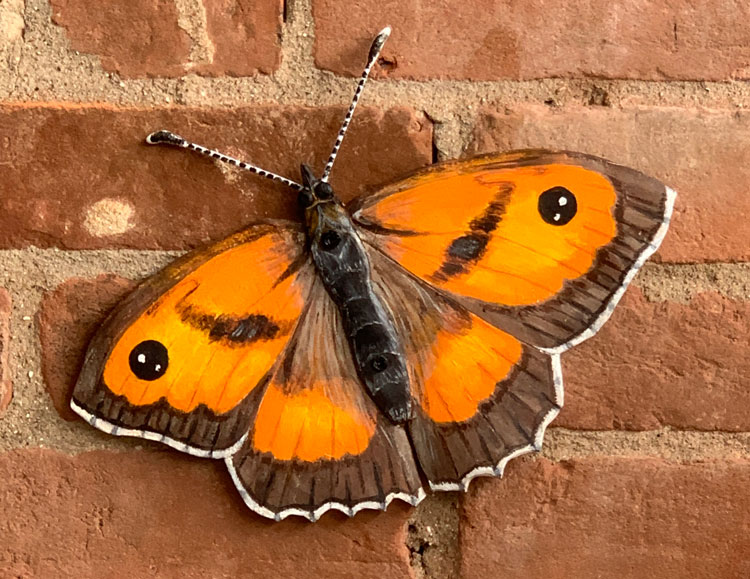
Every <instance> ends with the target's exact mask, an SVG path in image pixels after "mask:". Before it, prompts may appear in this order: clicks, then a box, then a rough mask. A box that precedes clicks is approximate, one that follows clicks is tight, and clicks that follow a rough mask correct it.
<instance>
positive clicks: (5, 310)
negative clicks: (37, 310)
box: [0, 288, 13, 415]
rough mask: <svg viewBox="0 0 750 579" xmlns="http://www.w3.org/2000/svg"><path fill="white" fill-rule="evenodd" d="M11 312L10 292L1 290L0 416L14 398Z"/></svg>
mask: <svg viewBox="0 0 750 579" xmlns="http://www.w3.org/2000/svg"><path fill="white" fill-rule="evenodd" d="M10 312H11V301H10V295H9V294H8V292H7V291H6V290H5V289H3V288H0V415H2V413H3V411H4V410H5V409H6V408H7V407H8V405H9V404H10V401H11V398H13V384H12V383H11V380H10V356H9V354H10Z"/></svg>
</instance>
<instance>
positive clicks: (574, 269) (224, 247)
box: [71, 28, 675, 521]
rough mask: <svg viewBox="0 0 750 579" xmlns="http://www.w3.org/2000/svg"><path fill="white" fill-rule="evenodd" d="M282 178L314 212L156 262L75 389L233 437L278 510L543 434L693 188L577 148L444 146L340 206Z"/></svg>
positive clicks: (100, 413) (169, 428)
mask: <svg viewBox="0 0 750 579" xmlns="http://www.w3.org/2000/svg"><path fill="white" fill-rule="evenodd" d="M389 33H390V29H388V28H386V29H385V30H383V31H382V32H381V33H380V34H379V35H378V37H377V38H376V39H375V41H374V42H373V45H372V48H371V49H370V54H369V60H368V64H367V67H366V68H365V71H364V73H363V75H362V78H361V79H360V81H359V84H358V86H357V91H356V93H355V97H354V99H353V101H352V104H351V106H350V108H349V111H348V113H347V115H346V118H345V121H344V124H343V126H342V128H341V130H340V131H339V134H338V137H337V139H336V143H335V145H334V148H333V152H332V154H331V157H330V158H329V160H328V163H327V165H326V168H325V171H324V173H323V175H322V177H321V178H320V179H318V178H316V177H315V176H314V175H313V174H312V172H311V171H310V169H309V168H307V167H305V166H303V167H302V184H298V183H295V182H293V181H291V180H289V179H285V178H283V177H280V176H278V175H275V174H272V173H269V172H267V171H263V170H262V169H259V168H258V167H255V166H253V165H249V164H247V163H242V162H240V161H237V160H236V159H232V158H230V157H227V156H225V155H222V154H221V153H218V152H216V151H212V150H209V149H206V148H204V147H201V146H199V145H196V144H193V143H189V142H187V141H185V140H184V139H182V138H181V137H178V136H177V135H174V134H173V133H170V132H167V131H158V132H156V133H153V134H152V135H150V136H149V137H148V139H147V140H148V142H150V143H163V144H168V145H174V146H179V147H184V148H189V149H192V150H195V151H198V152H200V153H203V154H207V155H210V156H212V157H214V158H217V159H218V160H221V161H225V162H229V163H232V164H234V165H237V166H239V167H242V168H245V169H248V170H250V171H253V172H255V173H258V174H260V175H263V176H265V177H269V178H271V179H276V180H279V181H282V182H283V183H286V184H287V185H288V186H289V187H291V188H293V189H295V190H297V191H298V192H299V201H300V204H301V206H302V208H303V210H304V217H305V218H304V224H301V225H300V224H296V223H291V222H282V221H273V222H266V223H258V224H254V225H251V226H250V227H248V228H247V229H245V230H244V231H241V232H240V233H237V234H235V235H232V236H231V237H229V238H227V239H225V240H224V241H221V242H219V243H217V244H215V245H213V246H211V247H209V248H207V249H203V250H200V251H197V252H193V253H191V254H189V255H187V256H185V257H184V258H182V259H180V260H178V261H177V262H175V263H173V264H172V265H170V266H168V267H167V268H166V269H164V270H163V271H162V272H161V273H159V274H157V275H155V276H154V277H152V278H151V279H148V280H147V281H145V282H144V283H143V284H142V285H141V286H140V287H139V288H138V289H137V290H135V291H134V292H133V293H132V294H131V295H130V296H129V297H127V298H126V299H125V300H124V301H123V302H122V304H121V305H120V306H119V307H118V308H117V309H116V310H115V312H114V313H113V314H112V315H111V316H110V317H109V318H108V319H107V321H106V322H105V323H104V325H103V326H102V328H101V329H100V330H99V332H98V334H97V335H96V336H95V337H94V339H93V341H92V343H91V345H90V347H89V350H88V352H87V354H86V359H85V363H84V366H83V370H82V372H81V376H80V378H79V380H78V382H77V384H76V386H75V391H74V393H73V399H72V401H71V406H72V408H73V409H74V410H75V411H76V412H77V413H78V414H80V415H81V416H83V417H84V418H85V419H86V420H87V421H89V422H90V423H91V424H92V425H93V426H95V427H97V428H99V429H101V430H104V431H106V432H109V433H111V434H117V435H128V436H140V437H143V438H147V439H150V440H158V441H160V442H163V443H166V444H168V445H170V446H172V447H174V448H177V449H178V450H182V451H184V452H187V453H190V454H193V455H197V456H203V457H210V458H223V459H224V460H225V461H226V464H227V467H228V468H229V471H230V473H231V475H232V478H233V480H234V482H235V484H236V485H237V488H238V489H239V491H240V493H241V494H242V497H243V499H244V500H245V502H246V503H247V505H248V506H249V507H250V508H251V509H252V510H253V511H255V512H257V513H259V514H261V515H263V516H266V517H269V518H272V519H275V520H281V519H283V518H285V517H287V516H289V515H298V516H302V517H306V518H308V519H309V520H312V521H314V520H316V519H317V518H318V517H320V516H321V514H322V513H324V512H326V511H327V510H329V509H337V510H340V511H343V512H344V513H347V514H348V515H353V514H355V513H357V512H358V511H360V510H362V509H385V508H386V506H387V505H388V504H389V503H390V502H391V501H392V500H393V499H395V498H398V499H401V500H403V501H406V502H408V503H410V504H412V505H416V504H417V503H418V502H419V501H420V500H422V498H423V497H424V496H425V493H424V490H423V482H422V481H423V480H425V481H426V482H427V483H428V484H429V486H430V488H431V489H433V490H456V489H466V488H467V486H468V485H469V482H470V481H471V480H472V479H473V478H475V477H477V476H483V475H496V476H500V475H502V472H503V469H504V467H505V465H506V463H507V462H508V461H509V460H510V459H511V458H514V457H516V456H519V455H520V454H523V453H526V452H529V451H532V450H539V449H540V447H541V444H542V438H543V435H544V430H545V428H546V427H547V425H548V424H549V423H550V422H551V421H552V419H553V418H554V417H555V416H556V415H557V413H558V412H559V410H560V408H561V406H562V403H563V387H562V375H561V370H560V354H561V353H562V352H564V351H565V350H567V349H568V348H570V347H571V346H573V345H574V344H577V343H578V342H581V341H582V340H584V339H586V338H588V337H590V336H591V335H593V334H594V333H595V332H596V331H597V330H598V329H599V328H600V327H601V326H602V324H603V323H604V321H605V320H606V319H607V318H608V317H609V315H610V313H611V312H612V309H613V308H614V306H615V304H616V303H617V301H618V300H619V299H620V297H621V296H622V294H623V292H624V291H625V288H626V286H627V285H628V283H629V282H630V280H631V279H632V278H633V276H634V275H635V272H636V270H637V269H638V268H639V267H640V266H641V265H642V264H643V262H644V261H645V260H646V258H647V257H648V256H650V255H651V254H652V253H653V252H654V251H655V250H656V249H657V247H658V245H659V244H660V242H661V240H662V239H663V237H664V235H665V233H666V230H667V226H668V224H669V218H670V214H671V211H672V205H673V202H674V197H675V193H674V192H673V191H672V190H671V189H669V188H667V187H665V186H664V185H662V184H661V183H659V182H658V181H656V180H654V179H652V178H650V177H647V176H645V175H643V174H641V173H639V172H637V171H634V170H632V169H627V168H625V167H621V166H618V165H615V164H613V163H610V162H608V161H605V160H602V159H598V158H595V157H591V156H588V155H583V154H580V153H565V152H550V151H521V152H514V153H507V154H502V155H489V156H483V157H478V158H474V159H469V160H465V161H456V162H449V163H443V164H438V165H435V166H433V167H431V168H429V169H428V170H426V171H422V172H420V173H417V174H416V175H413V176H411V177H408V178H406V179H404V180H403V181H400V182H398V183H394V184H392V185H390V186H388V187H386V188H384V189H383V190H381V191H379V192H377V193H375V194H374V195H371V196H368V197H365V198H362V199H358V200H357V201H356V202H355V203H353V204H352V205H351V206H349V207H346V208H345V207H344V206H343V205H342V204H341V203H340V202H339V201H338V199H337V198H336V195H335V194H334V192H333V190H332V188H331V186H330V185H329V184H328V177H329V175H330V172H331V168H332V167H333V162H334V160H335V158H336V153H337V151H338V149H339V146H340V145H341V142H342V140H343V138H344V135H345V133H346V129H347V127H348V125H349V121H350V120H351V118H352V114H353V112H354V109H355V107H356V105H357V102H358V100H359V96H360V94H361V92H362V88H363V87H364V84H365V82H366V80H367V77H368V75H369V71H370V69H371V67H372V66H373V64H374V63H375V61H376V60H377V58H378V54H379V52H380V49H381V48H382V46H383V43H384V42H385V40H386V38H387V37H388V34H389Z"/></svg>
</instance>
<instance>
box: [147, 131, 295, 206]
mask: <svg viewBox="0 0 750 579" xmlns="http://www.w3.org/2000/svg"><path fill="white" fill-rule="evenodd" d="M146 142H147V143H148V144H149V145H171V146H173V147H181V148H183V149H191V150H193V151H195V152H196V153H200V154H201V155H205V156H206V157H211V158H212V159H216V160H218V161H222V162H224V163H229V164H230V165H234V166H235V167H239V168H240V169H244V170H245V171H250V172H251V173H255V174H256V175H260V176H261V177H265V178H266V179H272V180H274V181H278V182H280V183H283V184H284V185H287V186H288V187H291V188H292V189H295V190H297V191H301V190H302V185H300V184H299V183H295V182H294V181H292V180H291V179H287V178H286V177H282V176H281V175H277V174H276V173H271V172H270V171H266V170H265V169H261V168H260V167H256V166H255V165H251V164H250V163H245V162H244V161H240V160H239V159H235V158H234V157H230V156H229V155H225V154H224V153H220V152H219V151H214V150H213V149H207V148H206V147H203V146H201V145H198V144H196V143H191V142H190V141H187V140H185V139H183V138H182V137H181V136H180V135H175V134H174V133H171V132H169V131H156V132H154V133H151V134H150V135H149V136H148V137H146Z"/></svg>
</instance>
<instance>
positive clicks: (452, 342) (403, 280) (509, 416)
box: [370, 251, 563, 490]
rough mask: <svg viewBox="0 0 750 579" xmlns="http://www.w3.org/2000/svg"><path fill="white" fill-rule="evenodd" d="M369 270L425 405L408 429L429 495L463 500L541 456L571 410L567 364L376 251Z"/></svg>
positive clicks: (416, 394)
mask: <svg viewBox="0 0 750 579" xmlns="http://www.w3.org/2000/svg"><path fill="white" fill-rule="evenodd" d="M370 261H371V264H372V271H373V281H374V283H375V288H376V291H377V292H378V294H379V295H380V297H381V299H382V301H383V302H384V303H385V304H387V305H388V307H389V308H390V309H391V311H392V312H393V315H394V320H395V324H396V330H397V332H398V335H399V337H400V338H401V340H402V343H403V346H404V350H405V354H406V358H407V366H408V368H409V379H410V384H411V387H412V394H413V396H414V398H415V400H416V402H417V404H415V414H414V417H413V418H412V420H411V422H410V423H409V424H408V426H407V428H408V429H409V434H410V438H411V441H412V443H413V446H414V451H415V453H416V455H417V459H418V462H419V465H420V467H421V469H422V471H423V472H424V474H425V476H426V477H427V479H428V480H429V483H430V487H431V488H432V489H439V490H458V489H461V490H464V489H466V487H467V485H468V483H469V482H470V481H471V480H472V479H473V478H474V477H476V476H480V475H488V474H489V475H491V474H494V475H501V474H502V471H503V469H504V467H505V464H506V463H507V461H508V460H510V459H511V458H513V457H514V456H518V455H520V454H523V453H525V452H529V451H531V450H538V449H539V448H541V443H542V437H543V435H544V430H545V428H546V427H547V425H548V424H549V423H550V422H551V421H552V419H553V418H554V417H555V416H556V415H557V413H558V411H559V410H560V408H561V406H562V402H563V400H562V396H563V392H562V377H561V372H560V362H559V355H557V354H552V355H550V354H547V353H545V352H542V351H541V350H539V349H537V348H535V347H533V346H528V345H526V344H523V343H522V342H521V341H519V340H518V339H517V338H515V337H513V336H512V335H510V334H509V333H507V332H505V331H503V330H501V329H499V328H496V327H494V326H492V325H490V324H489V323H487V322H486V321H484V320H482V319H481V318H480V317H479V316H477V315H475V314H473V313H471V312H470V311H469V310H467V309H466V308H465V307H463V306H462V305H460V304H459V303H458V302H457V301H456V300H454V299H452V298H450V297H448V296H446V295H445V294H443V293H441V292H438V291H436V290H435V289H433V288H432V287H430V286H428V285H427V284H426V283H424V282H422V281H421V280H419V279H417V278H415V277H414V276H412V275H410V274H408V273H407V272H405V271H404V270H403V269H402V268H400V267H398V266H397V265H396V264H395V263H393V262H392V261H391V260H390V259H389V258H387V257H386V256H384V255H383V254H381V253H380V252H378V251H372V252H371V253H370Z"/></svg>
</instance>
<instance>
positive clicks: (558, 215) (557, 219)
mask: <svg viewBox="0 0 750 579" xmlns="http://www.w3.org/2000/svg"><path fill="white" fill-rule="evenodd" d="M552 219H554V220H555V221H560V214H559V213H555V216H554V217H553V218H552Z"/></svg>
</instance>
